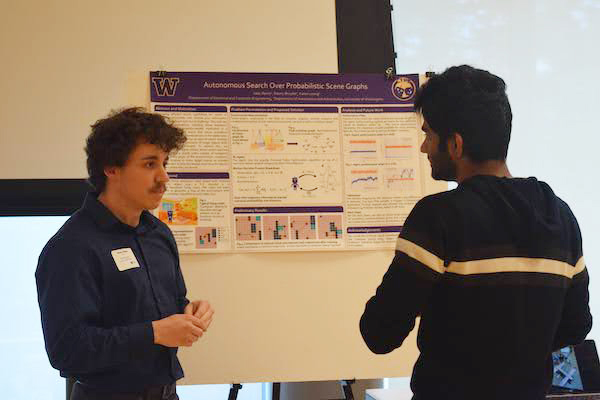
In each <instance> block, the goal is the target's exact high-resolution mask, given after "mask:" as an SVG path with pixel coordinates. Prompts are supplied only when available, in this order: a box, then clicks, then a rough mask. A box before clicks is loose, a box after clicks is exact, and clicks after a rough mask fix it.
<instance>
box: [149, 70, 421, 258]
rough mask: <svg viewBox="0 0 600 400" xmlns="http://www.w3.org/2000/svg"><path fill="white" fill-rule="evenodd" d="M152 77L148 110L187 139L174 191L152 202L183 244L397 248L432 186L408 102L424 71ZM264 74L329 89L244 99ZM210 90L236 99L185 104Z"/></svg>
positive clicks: (206, 248) (204, 247)
mask: <svg viewBox="0 0 600 400" xmlns="http://www.w3.org/2000/svg"><path fill="white" fill-rule="evenodd" d="M150 78H151V79H150V91H151V96H152V100H153V102H152V104H151V106H152V110H153V111H155V112H158V113H161V114H163V115H165V116H166V117H168V118H169V119H170V120H171V121H172V122H173V123H174V124H175V125H176V126H178V127H180V128H181V129H183V130H184V132H185V133H186V136H187V142H186V144H185V146H184V147H183V149H182V150H180V151H178V152H177V153H174V154H171V156H170V160H169V165H168V173H169V178H170V181H169V183H168V185H167V186H168V189H167V192H166V193H165V195H164V197H163V199H162V201H161V203H160V205H159V207H158V208H157V209H156V210H154V213H155V215H157V217H159V218H160V220H161V221H163V222H164V223H166V224H167V225H168V226H169V227H170V228H171V230H172V231H173V234H174V236H175V239H176V241H177V244H178V247H179V249H180V251H182V252H184V253H205V252H228V251H308V250H373V249H393V248H394V247H395V243H396V239H397V236H398V234H399V232H400V231H401V229H402V225H403V223H404V220H405V219H406V217H407V215H408V213H409V212H410V210H411V209H412V207H413V206H414V204H415V203H416V202H417V201H418V200H419V199H420V198H422V197H423V196H424V195H425V194H426V193H425V192H424V187H425V186H424V183H423V180H424V179H425V176H424V174H428V171H425V170H424V169H423V168H422V162H423V158H422V156H421V155H420V152H419V146H420V141H421V139H422V138H421V136H422V135H421V134H420V124H419V119H418V118H417V115H416V114H415V112H414V109H413V103H412V102H413V101H414V96H415V94H416V88H417V87H418V85H419V77H418V75H405V76H398V77H396V79H392V80H388V79H385V78H384V77H383V76H379V75H329V74H322V75H317V74H307V75H300V74H217V73H214V74H210V73H175V72H167V73H163V74H160V76H159V74H157V73H151V75H150ZM263 81H264V82H275V83H277V84H278V85H280V84H284V83H285V82H292V83H294V82H295V83H302V84H306V85H307V84H308V83H310V82H312V83H318V82H320V84H321V85H322V86H323V88H320V89H314V88H313V86H314V85H308V86H304V87H311V88H312V89H302V90H304V91H306V90H312V91H314V93H320V94H319V101H318V102H320V103H321V104H318V105H316V104H314V103H316V102H317V101H314V100H315V99H314V98H308V100H307V101H304V100H302V101H300V100H301V99H306V98H305V97H302V96H304V95H305V94H306V93H305V92H302V90H300V89H298V88H297V89H298V90H296V91H295V92H294V93H295V94H294V95H293V96H294V99H295V100H296V101H289V100H285V101H284V100H277V101H276V100H275V97H274V96H272V95H271V97H270V98H272V99H273V100H272V101H268V102H267V101H265V102H262V103H260V104H257V103H259V102H258V101H242V100H240V99H241V98H242V97H243V95H244V93H245V94H248V93H247V92H243V93H242V92H240V91H241V90H248V89H247V88H248V87H249V85H248V83H249V82H250V83H253V85H255V84H257V82H263ZM207 82H209V83H210V82H213V83H214V82H221V83H223V82H237V86H240V87H241V86H242V85H243V86H244V89H241V88H240V87H237V86H236V88H235V90H238V92H236V94H235V96H233V97H232V96H230V95H231V92H230V91H231V90H234V89H233V88H224V87H222V88H216V87H210V88H206V87H205V85H206V83H207ZM359 83H360V85H359ZM328 84H329V85H330V86H327V85H328ZM346 84H353V85H357V86H356V87H355V88H354V89H346ZM209 86H210V85H209ZM328 87H329V89H328ZM349 87H350V86H348V88H349ZM359 87H360V88H362V89H358V88H359ZM184 89H185V90H184ZM206 90H210V91H211V92H210V96H214V98H215V99H216V98H218V99H225V98H226V99H232V98H235V99H234V100H231V101H223V100H219V101H217V100H214V99H213V100H210V101H207V100H202V101H198V100H194V102H197V103H198V104H189V102H190V99H192V98H193V99H196V98H203V99H204V98H205V96H204V95H205V94H206ZM252 90H255V89H252ZM325 91H330V92H334V91H338V92H336V93H338V95H339V96H341V93H345V92H346V91H349V93H347V94H346V95H344V96H345V97H343V99H344V101H337V100H339V99H337V100H336V101H334V100H332V99H331V98H329V100H327V101H323V99H325V98H326V95H325ZM273 92H274V91H273ZM363 96H375V98H376V99H378V100H377V101H373V102H372V101H371V100H372V99H371V98H370V97H363ZM206 103H209V104H206ZM210 103H220V104H210Z"/></svg>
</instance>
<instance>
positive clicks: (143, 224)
mask: <svg viewBox="0 0 600 400" xmlns="http://www.w3.org/2000/svg"><path fill="white" fill-rule="evenodd" d="M82 208H83V210H85V211H87V212H88V213H89V214H90V215H91V217H92V219H93V220H94V222H96V224H97V225H98V227H100V229H103V230H112V229H125V230H128V231H133V232H135V233H137V234H141V233H145V232H147V231H150V230H152V229H154V228H155V227H156V222H155V221H154V218H153V216H152V215H151V214H150V212H148V211H147V210H144V211H142V214H141V215H140V223H139V224H138V226H136V227H135V228H134V227H132V226H130V225H127V224H124V223H123V222H121V221H120V220H119V219H118V218H117V217H116V216H115V215H114V214H113V213H112V212H111V211H110V210H109V209H108V208H107V207H106V206H105V205H104V204H102V203H101V202H100V201H99V200H98V193H95V192H88V193H87V195H86V196H85V200H84V202H83V207H82Z"/></svg>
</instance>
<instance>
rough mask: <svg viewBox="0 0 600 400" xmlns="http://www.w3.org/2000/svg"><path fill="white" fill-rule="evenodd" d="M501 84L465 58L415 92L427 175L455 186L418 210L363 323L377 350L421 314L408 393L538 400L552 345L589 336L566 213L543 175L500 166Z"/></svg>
mask: <svg viewBox="0 0 600 400" xmlns="http://www.w3.org/2000/svg"><path fill="white" fill-rule="evenodd" d="M505 89H506V88H505V84H504V81H503V80H502V79H501V78H499V77H497V76H495V75H492V74H490V73H489V72H487V71H483V70H478V69H474V68H472V67H470V66H466V65H462V66H459V67H452V68H449V69H448V70H446V71H445V72H444V73H442V74H440V75H434V76H433V77H432V78H431V79H430V80H429V81H428V82H427V83H425V85H423V87H422V88H421V89H420V91H419V93H418V95H417V99H416V102H415V107H416V109H417V110H418V111H420V112H421V113H422V115H423V119H424V123H423V127H422V130H423V131H424V133H425V140H424V142H423V144H422V146H421V151H422V152H423V153H427V156H428V159H429V161H430V163H431V169H432V176H433V178H434V179H440V180H446V181H456V182H458V187H457V188H456V189H454V190H451V191H447V192H443V193H438V194H435V195H431V196H427V197H425V198H423V199H422V200H421V201H419V202H418V203H417V204H416V205H415V207H414V209H413V210H412V211H411V213H410V215H409V216H408V218H407V219H406V222H405V224H404V227H403V230H402V233H401V234H400V237H399V238H398V244H397V248H396V255H395V257H394V259H393V261H392V263H391V265H390V267H389V269H388V271H387V273H386V274H385V275H384V277H383V281H382V282H381V285H380V286H379V287H378V288H377V292H376V294H375V296H373V297H372V298H371V299H370V300H369V301H368V302H367V304H366V307H365V311H364V314H363V316H362V318H361V320H360V330H361V333H362V336H363V338H364V340H365V342H366V344H367V346H368V347H369V349H371V351H373V352H374V353H379V354H381V353H388V352H390V351H392V350H394V349H395V348H397V347H399V346H400V345H401V344H402V342H403V340H404V339H405V338H406V336H407V335H408V333H409V332H410V331H411V330H412V329H413V327H414V325H415V319H416V317H417V316H420V324H419V332H418V340H417V342H418V347H419V350H420V352H421V354H420V356H419V359H418V360H417V362H416V364H415V367H414V370H413V375H412V380H411V388H412V391H413V393H414V397H413V399H414V400H429V399H436V400H438V399H461V400H464V399H511V400H515V399H524V400H525V399H527V400H537V399H543V398H544V397H545V393H546V391H547V389H548V387H549V386H550V383H551V380H552V359H551V352H552V351H553V350H557V349H559V348H561V347H564V346H566V345H569V344H576V343H579V342H581V341H583V339H584V338H585V336H586V335H587V333H588V332H589V331H590V328H591V325H592V317H591V314H590V310H589V305H588V297H589V294H588V273H587V269H586V266H585V262H584V260H583V252H582V245H581V234H580V231H579V226H578V225H577V221H576V219H575V217H574V215H573V213H572V212H571V210H570V209H569V206H568V205H567V204H566V203H565V202H564V201H562V200H561V199H559V198H558V197H557V196H556V195H555V194H554V192H553V191H552V189H551V188H550V187H549V186H548V185H547V184H546V183H544V182H541V181H538V180H537V179H535V178H513V177H512V176H511V175H510V172H509V170H508V168H507V165H506V155H507V150H508V143H509V140H510V132H511V122H512V113H511V109H510V105H509V102H508V98H507V96H506V90H505Z"/></svg>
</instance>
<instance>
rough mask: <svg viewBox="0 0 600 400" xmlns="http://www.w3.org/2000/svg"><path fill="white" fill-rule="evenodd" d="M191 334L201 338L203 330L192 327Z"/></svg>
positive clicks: (198, 327) (199, 327)
mask: <svg viewBox="0 0 600 400" xmlns="http://www.w3.org/2000/svg"><path fill="white" fill-rule="evenodd" d="M191 332H192V334H193V335H194V336H197V337H201V336H202V335H203V334H204V329H203V328H202V327H201V326H196V325H192V330H191Z"/></svg>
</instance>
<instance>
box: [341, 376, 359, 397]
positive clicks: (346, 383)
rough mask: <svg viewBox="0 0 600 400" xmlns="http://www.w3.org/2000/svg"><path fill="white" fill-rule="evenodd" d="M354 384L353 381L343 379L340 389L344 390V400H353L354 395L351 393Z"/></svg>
mask: <svg viewBox="0 0 600 400" xmlns="http://www.w3.org/2000/svg"><path fill="white" fill-rule="evenodd" d="M354 382H356V380H355V379H344V380H343V381H341V382H340V383H341V384H342V389H344V399H345V400H354V394H353V393H352V384H353V383H354Z"/></svg>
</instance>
